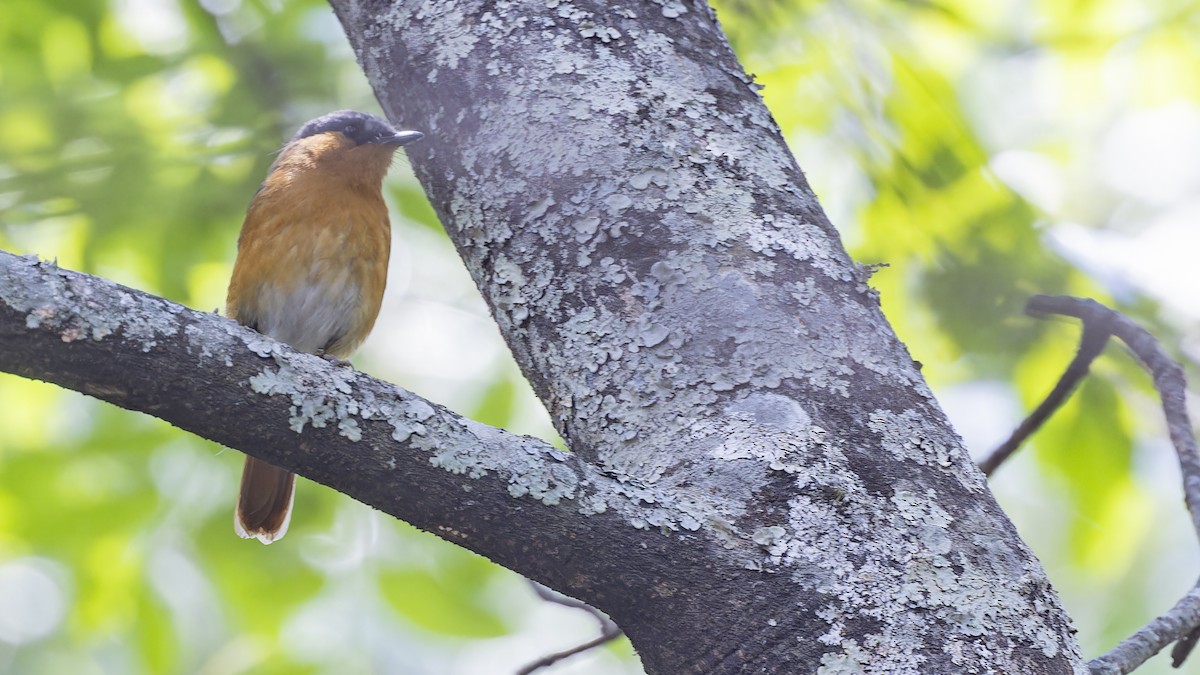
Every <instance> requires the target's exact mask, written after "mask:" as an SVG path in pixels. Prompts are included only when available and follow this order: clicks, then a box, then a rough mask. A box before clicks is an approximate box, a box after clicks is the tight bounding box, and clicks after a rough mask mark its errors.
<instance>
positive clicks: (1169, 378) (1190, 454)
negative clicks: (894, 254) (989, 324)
mask: <svg viewBox="0 0 1200 675" xmlns="http://www.w3.org/2000/svg"><path fill="white" fill-rule="evenodd" d="M1025 310H1026V312H1028V313H1029V314H1031V315H1033V316H1045V315H1050V314H1060V315H1063V316H1073V317H1075V318H1077V319H1079V320H1081V321H1082V322H1083V324H1084V326H1085V330H1086V327H1087V326H1088V325H1099V326H1103V327H1106V328H1107V330H1109V331H1111V333H1112V335H1115V336H1116V337H1118V338H1120V340H1121V341H1122V342H1124V343H1125V345H1126V346H1128V347H1129V350H1130V351H1131V352H1133V354H1134V356H1136V357H1137V359H1138V360H1139V361H1141V362H1142V365H1143V366H1145V368H1146V369H1147V370H1148V371H1150V375H1151V376H1152V377H1153V379H1154V387H1155V389H1156V390H1158V394H1159V397H1160V398H1161V399H1162V406H1163V414H1164V416H1165V417H1166V422H1167V431H1168V433H1169V434H1170V436H1171V443H1172V445H1174V446H1175V452H1176V454H1177V455H1178V456H1179V468H1180V471H1181V473H1182V474H1183V492H1184V500H1185V501H1186V503H1187V508H1188V514H1189V515H1190V516H1191V518H1192V527H1193V528H1194V529H1195V530H1196V533H1197V535H1198V536H1200V452H1198V451H1197V449H1196V438H1195V436H1194V435H1193V434H1192V424H1191V421H1190V420H1189V419H1188V413H1187V406H1186V398H1187V383H1186V380H1185V378H1184V374H1183V367H1182V366H1180V365H1179V363H1178V362H1176V361H1175V360H1174V359H1172V358H1171V357H1170V356H1169V355H1168V354H1167V353H1166V351H1165V350H1164V349H1163V348H1162V344H1161V343H1159V341H1158V339H1157V338H1155V337H1154V336H1153V335H1151V334H1150V332H1149V331H1147V330H1146V329H1144V328H1142V327H1141V326H1139V325H1138V324H1136V323H1134V322H1133V321H1131V320H1130V319H1128V318H1126V317H1125V316H1124V315H1122V314H1120V313H1119V312H1116V311H1114V310H1111V309H1109V308H1107V307H1105V306H1104V305H1101V304H1100V303H1098V302H1095V301H1094V300H1085V299H1082V298H1072V297H1068V296H1051V295H1038V296H1035V297H1033V298H1031V299H1030V300H1029V303H1028V304H1027V305H1026V308H1025ZM1081 351H1082V346H1081ZM1197 629H1200V582H1197V585H1196V586H1194V587H1193V588H1192V590H1190V591H1188V593H1187V595H1185V596H1184V597H1183V598H1182V599H1181V600H1180V601H1179V602H1177V603H1176V604H1175V606H1174V607H1172V608H1171V609H1170V610H1169V611H1167V612H1166V613H1165V614H1163V615H1162V616H1160V617H1158V618H1156V619H1154V620H1153V621H1151V622H1150V623H1148V624H1146V625H1145V626H1144V627H1142V629H1141V630H1139V631H1137V632H1136V633H1134V634H1133V635H1131V636H1130V637H1128V638H1126V639H1125V640H1123V641H1122V642H1121V643H1120V644H1118V645H1117V646H1116V647H1114V648H1113V649H1112V650H1110V651H1109V652H1108V653H1107V654H1104V655H1103V656H1101V657H1099V658H1096V659H1093V660H1092V661H1091V662H1089V663H1088V666H1089V668H1090V669H1091V672H1092V674H1093V675H1125V674H1127V673H1131V672H1133V671H1134V669H1136V668H1137V667H1138V666H1140V665H1142V664H1143V663H1145V662H1146V660H1147V659H1149V658H1150V657H1151V656H1154V655H1155V654H1157V653H1158V652H1159V651H1161V650H1162V649H1163V648H1164V647H1166V646H1167V645H1169V644H1171V643H1172V642H1175V641H1177V640H1180V639H1181V638H1183V639H1184V642H1185V643H1186V641H1187V637H1188V636H1190V635H1191V634H1192V633H1194V632H1195V631H1196V630H1197ZM1188 651H1190V647H1188V646H1187V645H1186V644H1181V645H1180V647H1178V648H1177V649H1176V650H1175V653H1174V654H1173V656H1174V657H1175V666H1176V667H1178V666H1179V665H1180V664H1182V663H1183V659H1185V658H1187V652H1188Z"/></svg>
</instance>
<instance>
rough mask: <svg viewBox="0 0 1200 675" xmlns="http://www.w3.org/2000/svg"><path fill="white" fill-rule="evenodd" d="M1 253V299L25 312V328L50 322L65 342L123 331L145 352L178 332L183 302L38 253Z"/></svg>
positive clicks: (121, 336)
mask: <svg viewBox="0 0 1200 675" xmlns="http://www.w3.org/2000/svg"><path fill="white" fill-rule="evenodd" d="M0 255H2V256H3V257H0V302H3V303H4V304H5V305H8V306H9V307H12V308H13V309H14V310H16V311H18V312H26V315H25V326H26V327H27V328H30V329H33V328H50V329H52V330H54V331H57V332H58V334H59V336H60V337H61V338H62V340H63V342H74V341H76V340H104V339H107V338H109V337H110V336H113V335H118V334H119V336H120V338H121V339H123V340H126V341H128V342H131V343H133V344H135V345H137V346H138V347H139V348H140V349H141V350H142V351H143V352H149V351H150V350H151V349H154V348H155V347H157V346H158V344H159V340H162V339H164V338H168V337H173V336H175V335H176V334H177V333H178V332H179V320H178V313H179V312H180V311H181V310H182V308H180V307H179V306H178V305H175V304H173V303H170V302H168V301H166V300H163V299H161V298H155V297H153V296H147V295H142V294H135V293H132V292H129V291H127V290H123V289H122V288H121V287H119V286H117V285H116V284H114V283H111V282H103V281H95V280H92V279H90V278H85V277H80V276H76V275H74V274H73V273H70V272H66V271H62V270H59V269H58V266H57V265H56V264H54V263H52V262H42V261H39V260H38V259H37V256H32V255H30V256H19V257H18V256H13V255H11V254H7V253H3V254H0ZM31 272H33V273H37V274H38V276H39V277H40V282H39V283H36V284H30V283H28V281H26V280H25V279H24V278H23V275H28V274H29V273H31ZM114 310H117V311H114Z"/></svg>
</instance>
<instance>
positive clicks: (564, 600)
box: [517, 581, 621, 675]
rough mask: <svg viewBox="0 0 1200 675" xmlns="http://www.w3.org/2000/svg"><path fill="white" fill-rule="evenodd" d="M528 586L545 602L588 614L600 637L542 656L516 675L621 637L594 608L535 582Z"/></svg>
mask: <svg viewBox="0 0 1200 675" xmlns="http://www.w3.org/2000/svg"><path fill="white" fill-rule="evenodd" d="M529 585H530V586H532V587H533V591H534V592H535V593H537V594H538V597H539V598H541V599H542V600H545V601H546V602H552V603H554V604H556V605H562V606H563V607H570V608H572V609H581V610H583V611H585V612H587V613H588V614H590V615H591V616H592V618H594V619H595V620H596V622H597V623H599V624H600V635H599V636H597V637H595V638H593V639H591V640H588V641H587V642H584V643H583V644H580V645H576V646H574V647H571V648H570V649H564V650H562V651H560V652H554V653H553V654H548V655H546V656H543V657H542V658H540V659H538V660H537V661H534V662H533V663H530V664H529V665H527V666H525V667H523V668H521V669H520V670H518V671H517V675H530V673H534V672H536V671H538V670H541V669H542V668H548V667H550V666H552V665H554V664H556V663H558V662H559V661H562V660H563V659H568V658H571V657H572V656H575V655H577V654H582V653H584V652H586V651H588V650H591V649H595V648H596V647H599V646H601V645H604V644H607V643H609V642H612V641H613V640H616V639H617V638H619V637H621V629H620V628H618V627H617V624H615V623H613V620H612V619H610V618H608V617H607V616H604V614H603V613H601V612H600V611H599V610H597V609H596V608H595V607H592V606H591V605H588V604H587V603H585V602H580V601H578V600H576V599H575V598H568V597H567V596H565V595H561V594H559V593H555V592H554V591H552V590H550V589H548V588H546V587H545V586H543V585H541V584H539V583H538V582H536V581H531V582H529Z"/></svg>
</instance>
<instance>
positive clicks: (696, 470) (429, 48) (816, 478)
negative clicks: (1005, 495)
mask: <svg viewBox="0 0 1200 675" xmlns="http://www.w3.org/2000/svg"><path fill="white" fill-rule="evenodd" d="M332 4H333V6H334V8H335V10H336V12H337V13H338V16H339V18H340V19H341V21H342V23H343V25H344V26H345V28H346V31H347V33H348V35H349V36H350V39H351V42H352V43H353V46H354V48H355V50H356V52H357V54H358V56H359V60H360V62H361V63H362V65H363V66H364V68H365V70H366V73H367V75H368V77H369V78H370V80H371V82H372V84H373V85H374V87H375V90H376V92H377V94H378V96H379V99H380V101H381V102H382V103H383V106H384V108H385V110H386V111H387V112H388V114H389V116H390V117H391V118H392V119H393V120H395V121H397V122H398V123H400V124H402V125H403V126H404V127H405V128H414V129H419V130H421V131H424V132H425V133H426V134H427V135H428V138H427V140H426V141H425V142H424V143H423V144H422V145H420V146H414V149H413V151H412V152H411V153H410V157H411V159H412V163H413V166H414V169H415V170H416V173H417V175H418V176H419V177H420V179H421V181H422V183H423V184H424V185H425V188H426V190H427V192H428V194H429V197H430V199H431V201H432V203H433V205H434V207H435V208H436V209H437V212H438V214H439V216H440V217H441V220H442V222H443V223H444V225H445V227H446V231H447V232H448V233H449V235H450V237H451V238H452V239H453V240H454V242H455V244H456V245H457V247H458V249H459V252H460V253H461V255H462V257H463V259H464V261H465V262H466V264H467V266H468V267H469V269H470V270H471V273H472V275H473V276H474V278H475V280H476V282H477V284H478V285H479V288H480V290H481V292H482V293H483V295H484V297H485V298H486V300H487V302H488V304H489V306H490V307H491V309H492V313H493V315H494V316H495V319H496V321H497V322H498V323H499V325H500V328H501V330H502V332H503V334H504V336H505V338H506V339H507V340H508V343H509V345H510V347H511V348H512V350H513V352H514V354H515V355H516V358H517V361H518V363H520V365H521V367H522V368H523V369H524V371H525V373H526V375H527V376H528V377H529V379H530V381H531V382H532V383H533V386H534V388H535V390H536V391H537V393H538V395H539V396H540V397H541V399H542V401H544V402H545V404H546V406H547V408H548V409H549V411H550V414H551V416H552V417H553V419H554V421H555V423H556V425H557V427H558V429H559V431H560V432H561V433H562V435H563V438H565V439H566V441H567V443H568V444H569V445H570V448H571V450H572V451H573V452H574V453H576V454H577V455H578V456H579V457H580V458H581V459H582V460H583V461H585V462H587V463H589V464H590V465H592V466H593V467H595V469H596V470H597V472H598V474H599V475H603V476H606V477H608V478H612V479H615V480H616V484H617V485H619V486H621V487H620V488H619V489H618V490H615V491H611V490H608V491H596V492H594V493H591V494H589V492H588V489H587V484H586V481H585V482H584V484H582V485H581V488H580V499H579V511H580V513H581V515H582V516H583V517H587V516H588V515H589V514H594V513H602V512H603V513H605V515H606V517H611V516H612V515H613V514H614V513H615V514H618V515H619V516H620V518H621V519H622V520H623V521H624V522H626V523H627V524H628V527H629V528H630V529H631V530H634V529H636V530H638V532H636V536H634V537H632V538H631V539H630V540H629V541H634V542H636V543H635V544H633V545H632V546H634V547H638V548H640V549H642V550H641V551H632V550H626V551H621V550H613V551H604V552H603V553H598V552H597V549H596V547H597V546H603V542H594V541H590V542H587V545H586V546H584V545H583V544H582V543H581V546H580V549H579V550H570V549H569V548H564V549H563V550H561V551H560V557H559V558H558V559H555V560H551V561H541V563H540V564H529V563H528V561H520V560H515V559H509V560H505V559H502V560H501V562H503V563H505V564H510V565H512V566H514V567H515V568H517V569H518V571H522V572H525V573H527V574H531V575H532V576H535V577H537V578H539V580H542V581H545V582H547V583H549V584H551V585H552V586H554V587H555V588H557V589H559V590H561V591H563V592H566V593H570V594H572V595H575V596H576V597H579V598H581V599H583V600H585V601H587V602H590V603H592V604H594V605H596V606H598V607H600V608H601V609H604V610H606V611H607V612H609V613H610V614H612V616H613V617H614V619H616V621H617V622H618V623H619V624H620V625H621V627H622V628H624V630H625V631H626V633H627V634H628V635H629V637H630V638H631V639H632V641H633V643H634V645H635V647H636V648H637V649H638V651H639V653H640V654H641V657H642V659H643V662H644V663H645V666H646V668H647V670H648V671H650V672H651V673H671V674H675V673H684V672H706V673H709V672H711V673H733V672H771V673H806V672H820V673H887V674H889V675H899V674H904V673H912V674H916V673H921V674H925V675H928V674H931V673H968V672H976V673H1072V672H1074V673H1082V672H1086V670H1085V668H1084V666H1083V665H1082V661H1081V659H1080V656H1079V653H1078V649H1077V646H1076V643H1075V641H1074V639H1073V638H1072V634H1071V627H1070V624H1069V620H1068V619H1067V617H1066V615H1065V613H1064V612H1063V610H1062V608H1061V606H1060V604H1059V602H1058V600H1057V598H1056V597H1055V595H1054V593H1053V591H1052V590H1051V588H1050V586H1049V584H1048V582H1047V580H1046V577H1045V574H1044V572H1043V571H1042V570H1041V568H1040V566H1039V565H1038V563H1037V561H1036V560H1035V559H1034V557H1033V555H1032V554H1031V553H1030V552H1029V550H1028V549H1027V548H1026V547H1025V546H1024V545H1023V544H1022V542H1021V540H1020V539H1019V537H1018V536H1017V534H1016V532H1015V531H1014V530H1013V527H1012V525H1011V524H1010V523H1009V521H1008V520H1007V519H1006V518H1005V516H1004V514H1003V513H1002V512H1001V510H1000V508H999V507H998V506H997V505H996V503H995V501H994V500H993V499H992V496H991V495H990V493H989V492H988V489H987V486H986V485H985V483H984V480H983V477H982V476H981V475H980V473H979V472H978V471H977V470H976V469H975V467H974V465H973V464H972V463H971V461H970V459H969V457H968V456H967V453H966V452H965V451H964V449H963V447H962V443H961V441H960V439H959V438H958V437H957V436H956V435H955V434H954V432H953V431H952V429H951V428H950V426H949V424H948V423H947V421H946V419H945V416H944V415H943V414H942V412H941V411H940V410H939V408H938V406H937V404H936V402H935V401H934V400H933V398H932V396H931V394H930V392H929V390H928V389H927V388H926V386H925V384H924V383H923V381H922V378H921V375H920V372H919V371H918V368H917V366H916V365H915V364H914V363H913V361H912V360H911V358H910V357H909V355H908V354H907V352H906V350H905V348H904V346H903V345H902V344H901V343H900V342H899V341H898V340H897V339H896V337H895V335H894V334H893V333H892V331H891V329H890V328H889V326H888V324H887V322H886V320H885V319H884V318H883V316H882V315H881V313H880V311H879V307H878V303H877V302H876V298H875V296H874V294H873V292H872V291H871V290H870V289H869V288H868V286H867V280H866V274H865V273H864V272H863V271H862V270H861V269H859V268H857V267H856V266H855V265H854V263H853V262H851V261H850V259H849V258H848V256H847V255H846V253H845V252H844V250H843V249H842V247H841V244H840V242H839V239H838V236H837V233H836V231H835V230H834V229H833V227H832V226H831V225H830V224H829V222H828V220H827V219H826V217H825V215H824V214H823V212H822V211H821V209H820V206H819V205H818V204H817V200H816V198H815V197H814V196H813V193H812V191H811V190H810V189H809V187H808V184H807V183H806V181H805V179H804V176H803V174H802V173H801V172H800V169H799V168H798V167H797V166H796V164H795V161H794V160H793V158H792V156H791V155H790V153H789V152H788V149H787V147H786V146H785V144H784V142H783V139H782V138H781V136H780V133H779V129H778V128H777V127H776V125H775V123H774V121H773V120H772V118H771V116H770V114H769V113H768V111H767V110H766V108H765V107H764V105H763V102H762V100H761V98H760V97H759V96H758V94H757V92H756V89H755V86H754V84H753V83H752V81H751V80H750V78H749V77H747V76H746V74H745V73H744V72H743V70H742V69H741V67H740V66H739V64H738V62H737V60H736V58H735V57H734V55H733V53H732V52H731V50H730V48H729V45H728V44H727V42H726V41H725V39H724V37H723V35H722V33H721V31H720V29H719V26H718V24H717V21H716V18H715V16H714V14H713V13H712V11H711V10H710V9H709V8H708V7H707V5H706V4H704V3H703V2H680V1H676V0H654V1H649V0H646V1H641V2H636V1H628V2H610V1H608V0H574V1H570V0H545V1H540V2H533V1H528V2H482V1H467V0H463V1H453V0H445V1H442V2H418V1H415V0H414V1H407V2H402V1H396V2H390V1H383V0H333V1H332ZM820 104H821V102H820V101H813V105H820ZM533 508H536V506H535V507H533ZM531 536H533V535H531ZM614 546H631V545H630V544H628V543H622V544H616V543H615V542H614ZM645 551H653V552H655V555H650V556H647V555H645V554H644V553H645ZM626 556H627V557H626ZM623 557H625V559H627V560H628V561H629V565H628V566H626V567H625V568H622V566H621V560H622V559H623Z"/></svg>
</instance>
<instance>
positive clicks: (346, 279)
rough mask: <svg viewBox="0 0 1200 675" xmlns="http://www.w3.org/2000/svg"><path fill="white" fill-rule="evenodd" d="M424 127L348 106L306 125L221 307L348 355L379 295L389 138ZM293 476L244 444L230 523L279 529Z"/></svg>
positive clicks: (263, 195)
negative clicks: (405, 126) (409, 127)
mask: <svg viewBox="0 0 1200 675" xmlns="http://www.w3.org/2000/svg"><path fill="white" fill-rule="evenodd" d="M423 136H424V134H422V133H421V132H419V131H397V130H396V128H394V127H393V126H392V125H391V124H390V123H388V122H387V121H386V120H384V119H382V118H380V117H377V116H375V115H371V114H368V113H363V112H358V111H354V110H339V111H336V112H331V113H329V114H327V115H322V116H321V117H318V118H316V119H313V120H311V121H309V122H307V123H305V124H304V125H303V126H301V127H300V130H299V131H297V132H296V135H295V136H293V137H292V138H291V140H289V141H288V142H287V143H286V144H285V145H284V146H283V149H282V150H280V152H279V155H278V156H277V157H276V159H275V161H274V162H273V163H272V164H271V167H270V169H269V170H268V171H267V177H266V180H264V181H263V183H262V186H261V187H260V188H259V189H258V192H257V193H255V195H254V198H253V199H252V200H251V202H250V206H249V208H248V209H247V210H246V219H245V221H244V222H243V223H242V230H241V234H239V235H238V243H237V257H236V259H235V261H234V264H233V274H232V277H231V279H230V281H229V292H228V295H227V297H226V300H225V312H226V315H227V316H228V317H230V318H232V319H234V320H235V321H237V322H238V323H240V324H242V325H244V326H248V327H250V328H252V329H254V330H256V331H258V332H260V333H263V334H264V335H268V336H270V337H272V338H275V339H276V340H279V341H281V342H285V343H287V344H289V345H291V346H292V347H293V348H295V349H296V350H298V351H303V352H309V353H313V354H318V355H321V356H324V357H326V358H329V359H331V360H333V361H334V362H335V363H344V361H343V360H344V359H348V358H349V357H350V354H351V353H353V352H354V350H355V349H356V348H357V347H358V346H359V345H360V344H362V342H363V340H365V339H366V337H367V334H368V333H370V332H371V327H372V326H373V325H374V324H375V318H376V317H377V316H378V315H379V308H380V305H381V304H382V302H383V291H384V285H385V283H386V280H387V267H388V256H389V253H390V248H391V225H390V223H389V221H388V212H387V205H386V204H385V203H384V201H383V193H382V188H383V178H384V176H385V175H386V174H387V171H388V168H389V167H390V166H391V163H392V160H393V157H394V154H395V151H396V149H397V148H399V147H401V146H404V145H408V144H409V143H413V142H415V141H418V140H420V139H421V138H422V137H423ZM295 479H296V477H295V475H294V474H293V473H291V472H290V471H288V470H286V469H283V468H280V467H277V466H274V465H273V464H270V463H268V462H265V461H263V460H261V459H257V458H255V457H252V456H250V455H247V456H246V463H245V466H244V467H243V469H242V482H241V488H240V490H239V492H238V501H237V508H236V509H235V511H234V519H233V520H234V530H235V531H236V532H237V534H238V535H240V536H241V537H243V538H245V539H250V538H254V539H258V540H259V541H261V542H262V543H264V544H269V543H271V542H273V541H275V540H277V539H279V538H280V537H282V536H283V535H284V533H286V532H287V528H288V523H289V522H290V520H291V510H292V499H293V493H294V491H295Z"/></svg>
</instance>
